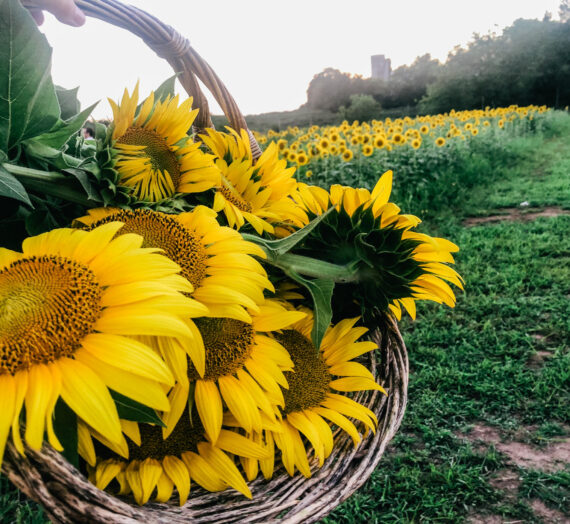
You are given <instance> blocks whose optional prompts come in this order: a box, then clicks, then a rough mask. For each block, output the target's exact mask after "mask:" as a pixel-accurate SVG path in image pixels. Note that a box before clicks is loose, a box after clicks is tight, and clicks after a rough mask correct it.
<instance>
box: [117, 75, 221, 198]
mask: <svg viewBox="0 0 570 524" xmlns="http://www.w3.org/2000/svg"><path fill="white" fill-rule="evenodd" d="M138 98H139V94H138V84H137V86H136V87H135V89H134V91H133V94H132V96H130V95H129V93H128V91H127V90H126V89H125V92H124V94H123V99H122V101H121V102H120V104H119V105H117V104H116V103H115V102H113V101H112V100H109V103H110V104H111V107H112V109H113V135H112V140H113V144H112V145H113V149H114V150H115V151H116V153H115V160H116V164H115V169H116V170H117V171H118V173H119V178H120V183H121V184H122V185H124V186H127V187H130V188H131V190H132V192H133V194H134V195H135V196H136V197H137V198H138V199H139V200H143V201H150V202H158V201H160V200H163V199H166V198H169V197H172V196H173V195H174V194H175V193H199V192H202V191H205V190H207V189H210V188H212V187H214V186H217V185H219V183H220V173H219V171H218V170H217V169H216V167H215V165H214V162H213V157H212V155H207V154H205V153H203V152H202V151H201V150H200V144H198V143H193V142H192V140H191V139H190V137H188V135H187V133H188V130H189V129H190V127H191V125H192V122H194V119H195V118H196V114H197V113H198V110H194V111H192V98H189V99H187V100H186V101H185V102H183V103H182V104H180V106H179V105H178V96H175V97H170V96H168V97H166V98H165V99H164V100H159V101H155V98H154V93H151V94H150V96H149V97H148V98H147V99H146V100H145V101H144V102H143V103H142V105H141V107H140V109H139V110H138V111H137V103H138Z"/></svg>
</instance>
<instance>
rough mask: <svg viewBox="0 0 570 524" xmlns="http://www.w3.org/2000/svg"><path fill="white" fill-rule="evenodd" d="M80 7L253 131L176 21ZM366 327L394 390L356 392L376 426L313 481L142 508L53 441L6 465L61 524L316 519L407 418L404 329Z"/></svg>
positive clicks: (376, 371)
mask: <svg viewBox="0 0 570 524" xmlns="http://www.w3.org/2000/svg"><path fill="white" fill-rule="evenodd" d="M76 4H77V5H78V6H79V7H80V8H81V9H82V10H83V11H84V12H85V13H86V14H87V15H88V16H92V17H95V18H99V19H101V20H104V21H106V22H108V23H111V24H113V25H116V26H119V27H121V28H124V29H126V30H128V31H131V32H132V33H134V34H136V35H137V36H139V37H140V38H142V39H143V40H144V41H145V42H146V43H147V44H148V45H149V47H151V48H152V49H153V50H154V51H155V52H156V53H157V54H158V55H159V56H161V57H162V58H164V59H166V60H167V61H168V62H169V63H170V65H171V66H172V68H173V70H174V71H175V72H176V73H179V76H178V79H179V80H180V82H181V84H182V85H183V87H184V88H185V90H186V91H187V92H188V94H189V95H190V96H193V97H194V107H196V108H199V109H200V111H199V114H198V117H197V120H196V122H195V127H196V128H197V130H200V129H204V128H207V127H213V126H212V122H211V115H210V111H209V107H208V102H207V99H206V97H205V96H204V94H203V92H202V91H201V89H200V85H199V83H198V81H197V79H199V80H200V81H201V82H202V83H203V84H204V85H205V86H206V88H207V89H208V90H209V91H210V92H211V93H212V95H213V96H214V98H215V99H216V101H217V102H218V103H219V105H220V107H221V108H222V110H223V111H224V113H225V115H226V117H227V118H228V121H229V123H230V126H231V127H232V128H234V129H236V130H239V129H246V130H247V131H248V132H249V130H248V128H247V125H246V122H245V119H244V117H243V115H242V113H241V112H240V110H239V108H238V106H237V104H236V103H235V101H234V99H233V97H232V96H231V95H230V93H229V92H228V90H227V89H226V87H225V86H224V84H223V83H222V82H221V80H220V79H219V78H218V76H217V75H216V73H215V72H214V71H213V70H212V68H211V67H210V66H209V65H208V64H207V63H206V62H205V61H204V60H203V58H202V57H201V56H200V55H199V54H198V53H197V52H196V51H195V50H194V49H193V48H192V46H191V45H190V43H189V42H188V40H187V39H185V38H184V37H182V36H181V35H180V34H179V33H177V32H176V31H175V30H174V29H173V28H172V27H170V26H168V25H166V24H164V23H162V22H161V21H160V20H158V19H156V18H155V17H153V16H151V15H149V14H148V13H146V12H144V11H141V10H140V9H138V8H136V7H133V6H128V5H124V4H121V3H119V2H117V1H113V0H76ZM249 136H250V140H251V145H252V153H253V156H254V158H257V157H259V155H260V154H261V150H260V148H259V146H258V144H257V142H256V141H255V139H254V137H253V135H252V134H251V132H249ZM368 327H369V328H370V333H371V335H370V338H371V339H372V340H373V341H374V342H376V343H377V344H378V347H379V350H377V351H376V352H371V353H369V354H368V355H366V356H365V357H363V358H362V359H361V362H362V363H363V364H365V365H366V366H367V367H368V368H369V369H370V370H371V371H372V373H373V375H374V376H375V378H376V379H377V381H378V382H379V383H380V384H382V385H383V387H384V388H385V389H386V390H387V391H388V396H387V397H386V396H384V395H382V394H380V393H379V392H378V391H365V392H360V393H358V394H357V395H355V396H354V397H353V398H354V399H355V400H356V401H358V402H359V403H361V404H363V405H364V406H366V407H368V408H369V409H371V410H372V411H373V412H374V413H375V414H376V416H377V417H378V429H377V431H376V433H375V434H374V435H368V437H366V438H364V439H363V441H362V442H361V443H360V445H359V446H358V447H357V448H356V449H355V448H354V446H353V443H352V440H351V438H350V437H349V436H348V435H347V434H346V433H344V432H343V431H341V430H339V429H337V430H336V432H335V433H334V438H335V447H334V449H333V452H332V454H331V455H330V456H329V458H328V459H327V460H326V461H325V464H324V466H323V467H322V468H318V465H317V461H316V460H315V459H314V458H313V459H311V460H310V464H311V471H312V473H313V476H312V477H311V478H309V479H306V478H305V477H303V476H301V475H300V474H297V475H296V476H295V477H293V478H291V477H289V475H288V474H287V473H286V472H285V469H284V468H283V466H282V465H281V466H279V467H277V468H276V471H275V473H274V476H273V478H272V479H271V480H270V481H266V480H265V479H263V478H262V477H261V476H260V477H258V478H257V479H256V480H255V481H253V482H251V483H249V486H250V489H251V492H252V494H253V500H248V499H246V498H245V497H243V495H241V494H239V493H236V492H234V491H230V490H226V491H224V492H219V493H210V492H207V491H205V490H203V489H202V488H199V487H196V485H195V484H193V487H192V492H191V494H190V498H189V499H188V501H187V502H186V504H185V505H184V506H182V507H178V506H177V505H175V501H174V499H173V500H172V503H171V504H170V503H168V504H156V503H151V504H147V505H146V506H143V507H139V506H136V505H134V504H132V501H129V500H121V499H118V498H116V497H114V496H112V495H110V494H108V493H106V492H104V491H101V490H99V489H97V488H96V487H95V486H93V485H92V484H91V483H89V482H88V481H87V479H86V478H85V476H84V475H83V474H82V473H80V472H79V471H78V470H77V469H75V468H74V467H73V466H72V465H70V464H69V463H68V462H67V461H66V460H65V459H64V458H63V457H62V456H61V455H60V454H59V453H58V452H56V451H55V450H54V449H53V448H51V447H50V446H49V445H48V444H47V443H46V444H44V447H43V448H42V450H41V451H34V450H31V449H29V448H28V449H27V450H26V457H25V458H23V457H22V456H20V455H19V453H18V452H17V451H16V450H15V448H14V447H13V445H12V444H8V445H7V448H6V455H5V457H4V463H3V471H2V472H3V473H4V474H5V475H7V477H8V479H9V480H10V481H11V482H12V483H13V484H14V485H15V486H17V487H18V488H19V489H20V490H21V491H22V492H24V493H25V494H26V495H27V496H28V497H30V498H31V499H33V500H35V501H36V502H38V503H40V504H41V505H42V506H43V507H44V509H45V512H46V514H47V515H48V517H49V518H50V519H51V520H52V521H53V522H58V523H70V524H71V523H74V524H75V523H82V522H85V523H93V524H95V523H100V524H103V523H104V524H127V523H135V522H145V523H147V524H150V523H165V524H166V523H182V522H195V523H202V522H204V523H205V522H216V523H223V522H238V521H239V522H264V523H271V522H280V523H287V524H293V523H311V522H316V521H318V520H319V519H321V518H323V517H325V516H326V515H327V514H328V513H330V512H331V511H332V510H333V509H334V508H335V507H336V506H338V505H339V504H340V503H341V502H343V501H344V500H346V499H347V498H348V497H349V496H350V495H351V494H352V493H354V492H355V491H356V490H357V489H358V488H359V487H360V486H361V485H362V484H363V483H364V482H365V481H366V480H367V479H368V477H369V476H370V475H371V474H372V472H373V471H374V469H375V467H376V466H377V464H378V462H379V461H380V459H381V457H382V454H383V453H384V450H385V448H386V445H387V444H388V443H389V441H390V440H391V439H392V437H393V436H394V434H395V433H396V431H397V430H398V427H399V426H400V423H401V421H402V418H403V415H404V411H405V407H406V401H407V385H408V356H407V352H406V347H405V345H404V342H403V340H402V337H401V335H400V332H399V330H398V326H397V324H396V322H395V321H394V320H393V319H392V318H391V317H388V316H382V317H378V319H377V323H376V325H375V326H368ZM276 464H277V462H276Z"/></svg>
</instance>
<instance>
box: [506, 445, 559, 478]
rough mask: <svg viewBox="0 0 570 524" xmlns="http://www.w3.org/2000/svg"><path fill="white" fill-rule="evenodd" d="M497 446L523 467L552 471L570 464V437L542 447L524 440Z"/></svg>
mask: <svg viewBox="0 0 570 524" xmlns="http://www.w3.org/2000/svg"><path fill="white" fill-rule="evenodd" d="M496 448H497V449H498V450H499V451H500V452H502V453H504V454H505V455H507V456H508V457H509V459H511V461H512V462H514V463H515V464H516V465H517V466H519V467H521V468H526V469H537V470H539V471H544V472H546V473H552V472H554V471H560V470H562V469H564V468H565V467H566V466H567V465H568V464H570V439H568V438H566V439H564V440H562V441H561V442H553V443H551V444H548V445H547V446H546V447H544V448H540V449H537V448H535V447H533V446H529V445H528V444H523V443H522V442H500V443H498V444H496Z"/></svg>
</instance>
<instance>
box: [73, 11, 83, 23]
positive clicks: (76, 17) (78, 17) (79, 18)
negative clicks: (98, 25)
mask: <svg viewBox="0 0 570 524" xmlns="http://www.w3.org/2000/svg"><path fill="white" fill-rule="evenodd" d="M84 23H85V14H84V13H83V11H82V10H81V9H77V8H76V9H75V12H74V13H73V25H75V26H80V25H83V24H84Z"/></svg>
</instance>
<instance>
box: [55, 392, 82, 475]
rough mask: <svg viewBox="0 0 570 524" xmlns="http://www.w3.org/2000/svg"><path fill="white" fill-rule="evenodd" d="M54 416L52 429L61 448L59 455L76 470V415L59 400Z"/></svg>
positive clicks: (77, 456)
mask: <svg viewBox="0 0 570 524" xmlns="http://www.w3.org/2000/svg"><path fill="white" fill-rule="evenodd" d="M54 415H55V417H54V422H53V429H54V431H55V435H56V436H57V438H58V440H59V442H60V444H61V445H62V446H63V451H62V453H61V454H62V455H63V456H64V457H65V458H66V459H67V461H68V462H69V463H70V464H71V465H72V466H75V467H76V468H77V467H79V455H78V452H77V448H78V444H79V439H78V436H77V415H76V414H75V412H74V411H73V410H72V409H71V408H70V407H69V406H68V405H67V404H66V403H65V402H64V401H63V399H61V398H60V399H58V401H57V404H56V405H55V410H54Z"/></svg>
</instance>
